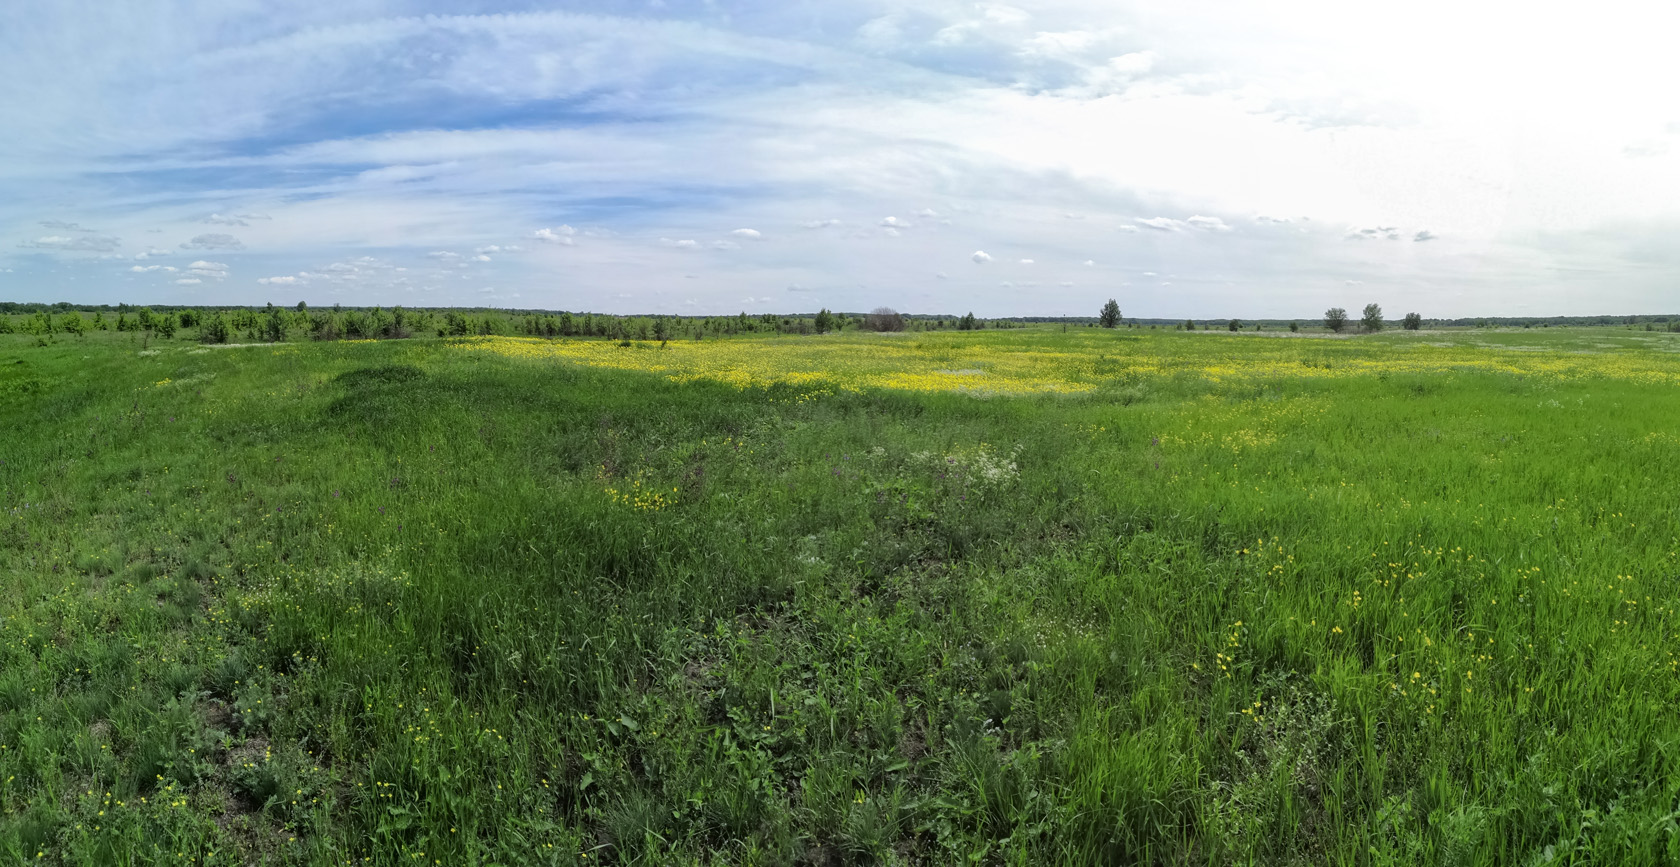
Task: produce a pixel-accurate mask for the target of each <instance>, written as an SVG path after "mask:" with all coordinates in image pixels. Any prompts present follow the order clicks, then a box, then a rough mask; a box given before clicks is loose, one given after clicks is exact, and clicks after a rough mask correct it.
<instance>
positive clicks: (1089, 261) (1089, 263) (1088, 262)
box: [1085, 259, 1097, 268]
mask: <svg viewBox="0 0 1680 867" xmlns="http://www.w3.org/2000/svg"><path fill="white" fill-rule="evenodd" d="M1096 264H1097V260H1095V259H1086V260H1085V267H1087V268H1092V267H1095V266H1096Z"/></svg>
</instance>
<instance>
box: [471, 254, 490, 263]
mask: <svg viewBox="0 0 1680 867" xmlns="http://www.w3.org/2000/svg"><path fill="white" fill-rule="evenodd" d="M472 260H473V261H474V262H488V261H490V257H489V256H486V255H484V254H482V253H480V254H479V255H477V256H474V257H472Z"/></svg>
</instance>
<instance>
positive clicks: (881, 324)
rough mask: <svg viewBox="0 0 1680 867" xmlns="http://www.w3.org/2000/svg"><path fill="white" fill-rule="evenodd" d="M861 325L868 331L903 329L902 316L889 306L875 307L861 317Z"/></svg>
mask: <svg viewBox="0 0 1680 867" xmlns="http://www.w3.org/2000/svg"><path fill="white" fill-rule="evenodd" d="M863 327H865V328H867V329H869V330H870V331H903V330H904V317H903V316H900V315H899V314H898V311H897V310H894V309H892V308H891V307H877V308H875V309H874V310H871V311H869V313H868V314H867V315H865V316H864V317H863Z"/></svg>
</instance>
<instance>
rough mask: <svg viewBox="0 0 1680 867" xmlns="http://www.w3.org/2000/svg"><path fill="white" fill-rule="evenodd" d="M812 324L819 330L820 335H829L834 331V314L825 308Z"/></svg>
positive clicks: (818, 313)
mask: <svg viewBox="0 0 1680 867" xmlns="http://www.w3.org/2000/svg"><path fill="white" fill-rule="evenodd" d="M811 324H812V326H813V327H815V328H816V329H817V333H818V334H827V333H828V332H830V331H833V330H834V314H833V313H832V312H830V311H829V309H828V308H827V307H824V308H823V309H821V310H818V311H817V318H816V320H815V321H813V322H812V323H811Z"/></svg>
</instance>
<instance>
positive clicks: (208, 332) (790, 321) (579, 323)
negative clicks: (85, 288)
mask: <svg viewBox="0 0 1680 867" xmlns="http://www.w3.org/2000/svg"><path fill="white" fill-rule="evenodd" d="M22 307H30V308H35V309H33V310H30V311H24V312H22V313H21V315H20V311H18V308H22ZM887 312H888V314H890V315H883V314H881V312H880V311H877V312H875V313H870V314H855V315H854V314H847V313H836V312H833V311H830V310H826V309H824V310H820V311H818V312H817V313H816V314H813V315H809V316H778V315H775V314H759V315H749V314H747V313H741V314H739V315H736V316H614V315H610V314H604V313H571V312H565V311H562V312H559V313H554V312H549V311H537V310H527V311H509V310H485V309H478V310H460V309H442V310H427V309H422V310H408V309H405V308H403V307H392V308H390V309H385V308H380V307H373V308H343V307H340V306H338V305H334V306H333V307H331V308H319V309H311V308H310V307H309V305H308V304H305V303H302V302H299V303H298V305H297V306H296V307H291V308H287V307H276V306H274V305H273V304H269V305H267V306H265V307H262V308H260V309H259V308H251V307H212V308H203V309H199V308H191V307H162V308H158V309H153V308H151V307H139V308H136V307H131V306H129V305H126V304H121V305H116V306H114V307H113V306H111V305H100V306H98V307H94V308H91V309H90V308H86V307H75V306H72V305H69V304H65V303H60V304H52V305H47V304H18V303H17V302H0V334H8V333H13V332H21V333H25V334H33V335H38V336H40V337H41V338H43V339H46V338H48V337H50V336H52V335H57V334H69V335H76V336H83V335H86V334H87V333H88V332H90V331H116V332H124V331H129V332H137V333H143V334H145V335H146V336H147V337H148V338H149V337H153V336H155V337H159V338H163V339H169V338H173V337H175V336H176V334H177V332H180V331H182V330H183V329H191V330H192V331H193V334H191V335H190V336H191V337H193V338H195V339H197V340H200V341H203V342H205V343H227V342H230V341H236V340H246V341H252V342H257V341H266V342H270V343H275V342H280V341H285V340H294V339H311V340H392V339H401V338H405V337H411V336H413V335H415V334H423V335H430V334H435V335H437V336H438V337H464V336H476V335H523V336H533V337H595V338H604V339H608V340H661V341H665V340H677V339H692V340H703V339H705V338H706V337H715V336H722V335H733V334H826V333H829V332H839V331H857V330H874V331H941V330H953V331H975V330H984V329H987V328H1020V327H1023V323H1022V322H1020V321H1018V320H1007V319H1003V320H989V319H980V318H978V317H976V316H975V315H974V314H973V313H969V314H967V315H964V316H901V315H899V314H897V313H891V311H887Z"/></svg>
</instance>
